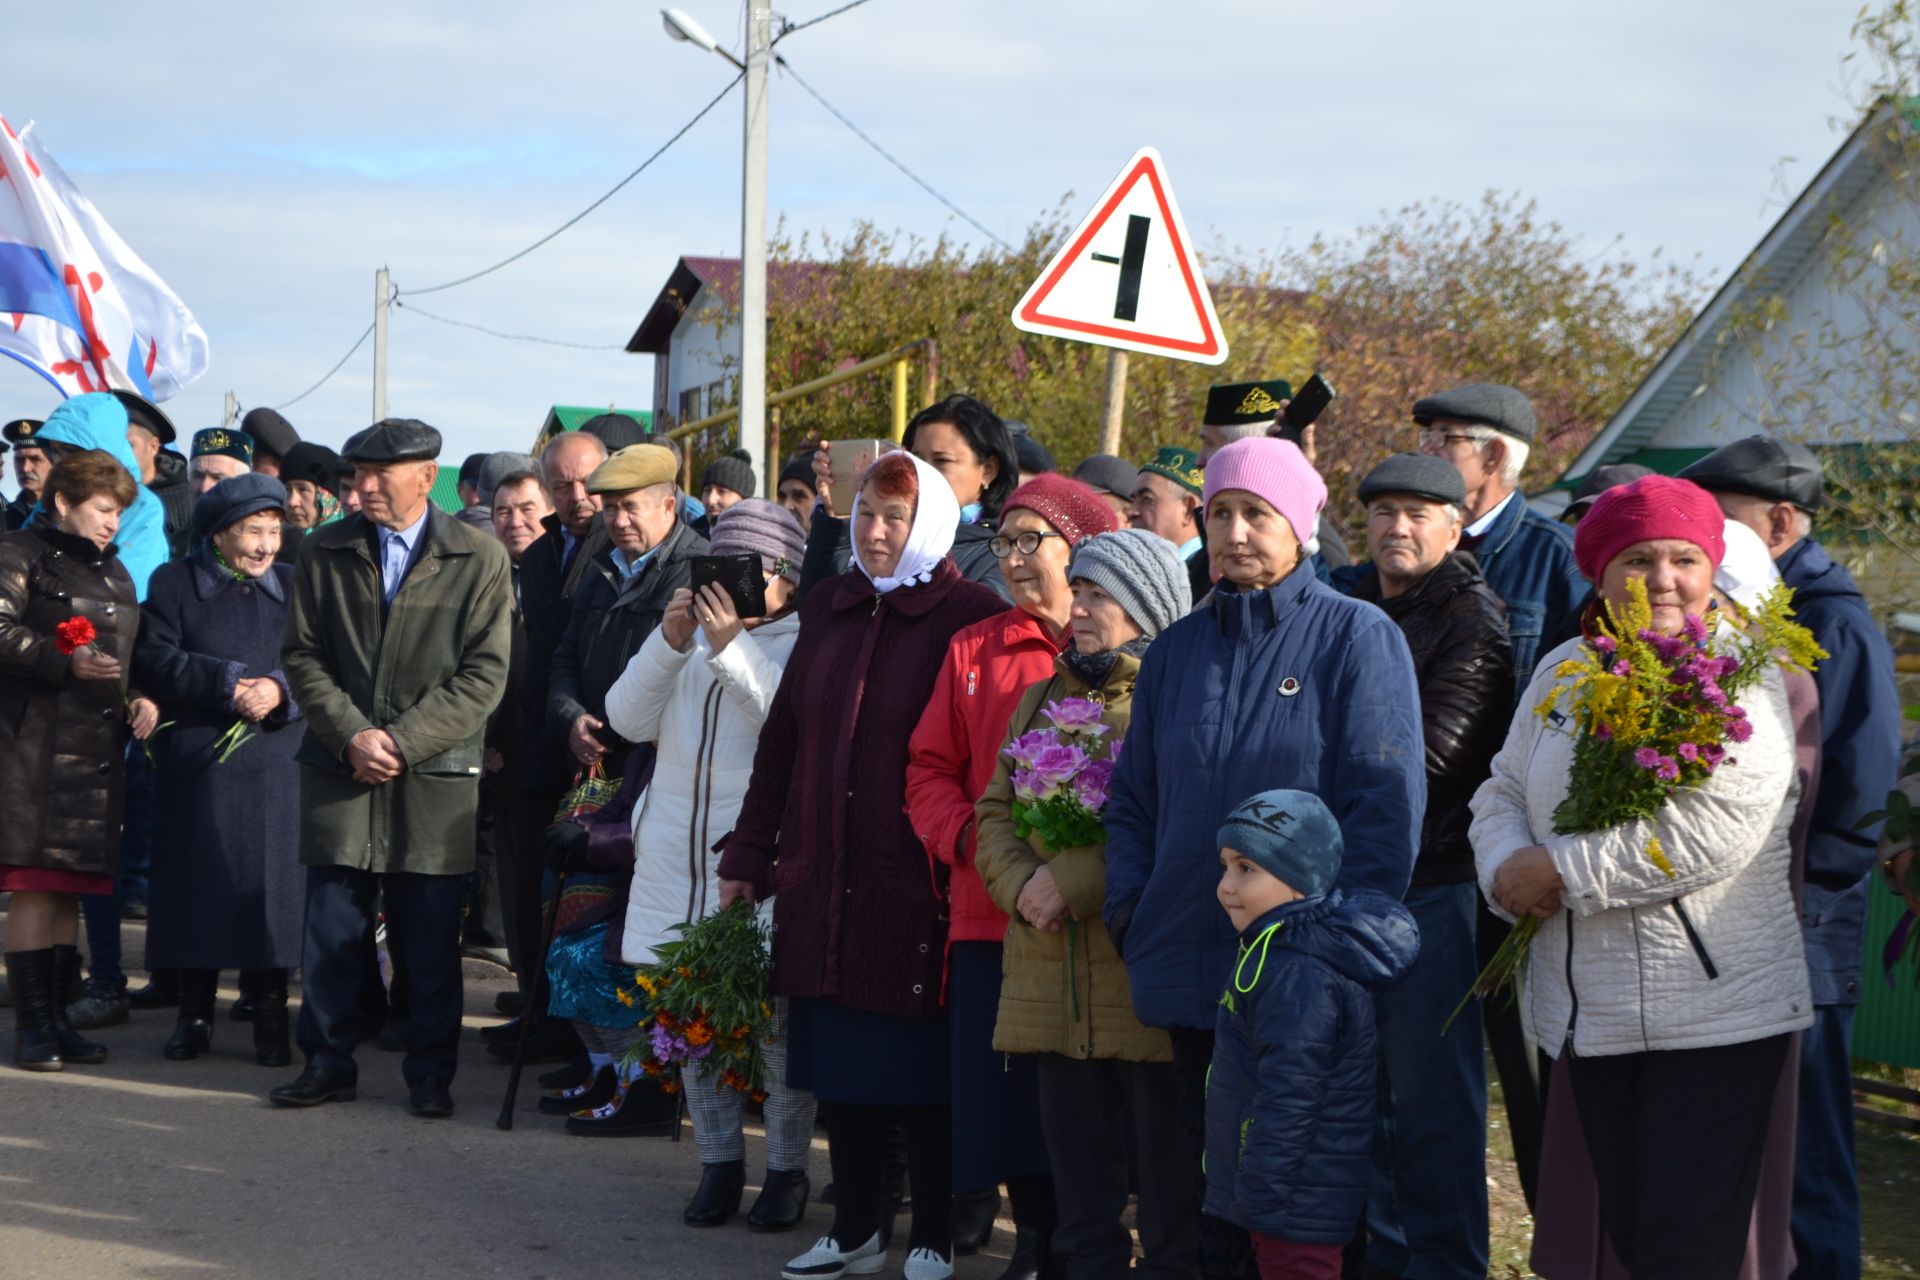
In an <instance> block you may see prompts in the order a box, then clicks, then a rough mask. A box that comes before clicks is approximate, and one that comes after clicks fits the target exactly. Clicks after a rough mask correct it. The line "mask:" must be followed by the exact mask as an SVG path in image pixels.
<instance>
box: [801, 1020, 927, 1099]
mask: <svg viewBox="0 0 1920 1280" xmlns="http://www.w3.org/2000/svg"><path fill="white" fill-rule="evenodd" d="M948 1054H949V1049H948V1045H947V1016H946V1013H945V1012H944V1011H943V1012H941V1013H938V1014H934V1015H932V1016H929V1017H925V1018H901V1017H896V1016H894V1015H892V1014H886V1013H868V1012H866V1011H865V1010H863V1009H849V1008H848V1007H847V1006H846V1005H843V1004H839V1003H837V1002H835V1001H832V1000H809V999H804V998H801V997H795V998H793V999H791V1000H789V1001H788V1014H787V1083H788V1084H789V1085H790V1086H792V1087H793V1088H795V1089H805V1090H807V1091H808V1092H809V1093H812V1094H813V1095H814V1097H816V1098H818V1099H819V1100H820V1101H822V1102H843V1103H854V1104H858V1105H861V1106H869V1107H944V1106H946V1105H947V1102H948V1096H949V1089H948V1082H947V1068H948Z"/></svg>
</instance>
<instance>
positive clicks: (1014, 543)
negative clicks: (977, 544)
mask: <svg viewBox="0 0 1920 1280" xmlns="http://www.w3.org/2000/svg"><path fill="white" fill-rule="evenodd" d="M1066 536H1067V535H1066V534H1064V533H1040V532H1038V531H1037V530H1033V529H1029V530H1027V531H1026V532H1025V533H1023V534H1020V535H1018V536H1016V537H1012V538H1009V537H1008V536H1007V535H1006V534H1004V533H1003V534H1001V535H1000V536H999V537H997V538H995V539H993V541H991V542H989V543H987V550H989V551H991V552H993V558H994V559H996V560H1005V559H1006V558H1007V557H1008V556H1010V555H1012V554H1013V553H1014V552H1015V551H1018V552H1019V553H1020V554H1021V555H1023V556H1030V555H1032V554H1033V553H1034V552H1036V551H1038V550H1039V549H1040V543H1041V542H1042V541H1043V540H1044V539H1047V538H1064V537H1066Z"/></svg>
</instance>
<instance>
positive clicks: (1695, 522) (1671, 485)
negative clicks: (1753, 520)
mask: <svg viewBox="0 0 1920 1280" xmlns="http://www.w3.org/2000/svg"><path fill="white" fill-rule="evenodd" d="M1725 529H1726V517H1725V516H1723V515H1721V514H1720V504H1719V503H1717V502H1715V501H1714V500H1713V495H1712V494H1710V493H1708V492H1707V491H1706V490H1705V489H1702V488H1701V487H1700V486H1699V485H1697V484H1695V483H1693V481H1691V480H1676V479H1674V478H1672V477H1671V476H1642V477H1640V479H1638V480H1635V481H1634V482H1633V483H1632V484H1623V485H1618V486H1616V487H1614V488H1612V489H1609V490H1607V491H1606V492H1605V493H1603V494H1601V495H1600V497H1599V500H1598V501H1596V502H1595V503H1594V504H1593V506H1592V508H1591V509H1590V510H1588V512H1587V514H1586V515H1584V516H1582V517H1580V523H1579V524H1578V525H1577V526H1576V527H1575V528H1574V531H1573V560H1574V563H1575V564H1577V565H1579V566H1580V572H1581V573H1582V574H1583V575H1585V577H1586V579H1587V581H1589V582H1596V583H1597V582H1599V581H1600V575H1601V574H1603V573H1605V572H1606V570H1607V565H1608V564H1610V563H1612V561H1613V558H1614V557H1615V556H1617V555H1619V554H1620V553H1621V552H1622V551H1625V550H1626V549H1627V548H1628V547H1630V546H1632V545H1633V544H1634V543H1636V542H1651V541H1653V540H1654V539H1656V538H1677V539H1679V540H1680V541H1682V542H1691V543H1693V544H1694V545H1695V546H1697V547H1699V548H1700V549H1701V550H1702V551H1704V552H1706V553H1707V559H1709V560H1711V561H1713V567H1714V568H1716V569H1718V568H1719V567H1720V562H1721V560H1723V559H1725V558H1726V554H1727V540H1726V534H1725V532H1724V530H1725Z"/></svg>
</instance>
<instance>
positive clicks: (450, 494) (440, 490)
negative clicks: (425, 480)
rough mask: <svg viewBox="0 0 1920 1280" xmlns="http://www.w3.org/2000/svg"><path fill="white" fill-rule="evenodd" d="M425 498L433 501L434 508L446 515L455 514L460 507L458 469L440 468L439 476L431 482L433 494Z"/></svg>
mask: <svg viewBox="0 0 1920 1280" xmlns="http://www.w3.org/2000/svg"><path fill="white" fill-rule="evenodd" d="M427 496H428V497H429V498H431V499H432V500H433V505H434V506H436V507H438V508H440V509H441V510H442V511H444V512H446V513H447V514H448V515H454V514H456V513H457V512H458V511H459V510H460V507H461V502H460V468H458V467H442V468H440V474H439V475H438V476H436V477H435V478H434V481H433V492H432V493H430V494H428V495H427Z"/></svg>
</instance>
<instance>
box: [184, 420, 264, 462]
mask: <svg viewBox="0 0 1920 1280" xmlns="http://www.w3.org/2000/svg"><path fill="white" fill-rule="evenodd" d="M209 455H217V456H219V457H222V458H232V459H233V460H234V461H236V462H244V463H246V464H247V465H248V466H252V465H253V437H252V436H250V435H248V434H247V433H246V432H244V431H236V430H234V429H233V428H231V427H207V428H206V429H205V430H202V431H196V432H194V433H193V456H194V457H196V458H205V457H208V456H209Z"/></svg>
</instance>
